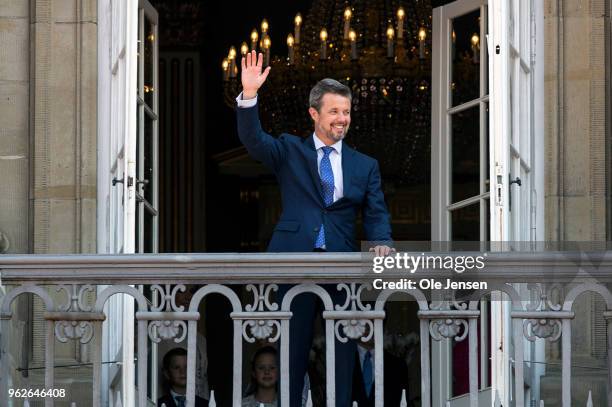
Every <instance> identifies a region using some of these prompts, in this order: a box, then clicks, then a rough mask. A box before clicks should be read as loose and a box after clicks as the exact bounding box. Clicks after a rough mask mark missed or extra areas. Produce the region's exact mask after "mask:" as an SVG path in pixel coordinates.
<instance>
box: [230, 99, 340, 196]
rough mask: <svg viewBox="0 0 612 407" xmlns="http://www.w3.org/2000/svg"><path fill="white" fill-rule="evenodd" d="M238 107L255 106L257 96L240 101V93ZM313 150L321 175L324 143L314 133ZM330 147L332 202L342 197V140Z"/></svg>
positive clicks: (237, 100)
mask: <svg viewBox="0 0 612 407" xmlns="http://www.w3.org/2000/svg"><path fill="white" fill-rule="evenodd" d="M236 103H237V104H238V107H242V108H249V107H253V106H255V105H256V104H257V96H255V97H254V98H253V99H246V100H245V99H242V92H240V94H239V95H238V97H237V98H236ZM312 138H313V140H314V146H315V150H317V169H318V171H319V174H321V159H322V158H323V147H325V143H323V142H322V141H321V139H320V138H319V137H317V135H316V133H312ZM330 147H332V148H333V149H334V151H332V152H331V153H330V154H329V162H330V163H331V167H332V171H333V172H334V202H336V201H337V200H338V199H340V198H342V197H343V196H344V184H343V177H342V140H340V141H338V142H336V143H334V144H332V145H331V146H330Z"/></svg>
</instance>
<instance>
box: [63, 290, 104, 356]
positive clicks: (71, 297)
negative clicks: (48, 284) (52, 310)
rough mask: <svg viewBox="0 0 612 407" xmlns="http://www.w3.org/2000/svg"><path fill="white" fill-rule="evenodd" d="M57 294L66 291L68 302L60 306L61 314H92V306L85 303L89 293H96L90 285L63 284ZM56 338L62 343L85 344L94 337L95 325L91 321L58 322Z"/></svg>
mask: <svg viewBox="0 0 612 407" xmlns="http://www.w3.org/2000/svg"><path fill="white" fill-rule="evenodd" d="M56 291H57V292H60V291H64V293H65V294H66V302H65V303H64V304H60V305H58V307H57V309H58V311H60V312H91V310H92V306H90V305H88V304H87V303H86V301H85V296H86V295H87V293H88V292H95V288H94V287H93V286H92V285H90V284H86V285H78V284H70V285H67V284H61V285H59V286H57V288H56ZM54 333H55V337H56V338H57V340H58V341H60V342H62V343H66V342H68V340H78V341H79V342H81V343H83V344H85V343H88V342H89V341H91V338H92V337H93V325H92V323H91V321H66V320H63V321H56V322H55V326H54Z"/></svg>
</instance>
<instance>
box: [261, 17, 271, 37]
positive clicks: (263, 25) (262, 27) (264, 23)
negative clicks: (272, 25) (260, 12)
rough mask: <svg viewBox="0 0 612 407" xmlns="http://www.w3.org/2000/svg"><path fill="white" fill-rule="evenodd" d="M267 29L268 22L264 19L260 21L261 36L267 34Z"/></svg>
mask: <svg viewBox="0 0 612 407" xmlns="http://www.w3.org/2000/svg"><path fill="white" fill-rule="evenodd" d="M268 28H269V25H268V20H266V19H265V18H264V19H263V20H262V22H261V33H262V34H265V33H267V32H268Z"/></svg>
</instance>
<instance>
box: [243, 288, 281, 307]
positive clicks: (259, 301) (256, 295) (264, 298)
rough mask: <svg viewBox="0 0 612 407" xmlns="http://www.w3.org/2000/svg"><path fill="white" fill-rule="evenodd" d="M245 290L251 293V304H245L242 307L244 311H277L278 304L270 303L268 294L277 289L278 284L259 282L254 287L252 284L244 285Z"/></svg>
mask: <svg viewBox="0 0 612 407" xmlns="http://www.w3.org/2000/svg"><path fill="white" fill-rule="evenodd" d="M246 290H247V291H251V292H252V293H253V304H247V305H246V306H245V307H244V309H245V310H246V311H277V310H278V304H277V303H274V304H272V303H270V294H271V293H272V291H278V286H277V285H276V284H269V285H267V286H266V285H265V284H259V286H258V287H255V285H254V284H249V285H247V287H246Z"/></svg>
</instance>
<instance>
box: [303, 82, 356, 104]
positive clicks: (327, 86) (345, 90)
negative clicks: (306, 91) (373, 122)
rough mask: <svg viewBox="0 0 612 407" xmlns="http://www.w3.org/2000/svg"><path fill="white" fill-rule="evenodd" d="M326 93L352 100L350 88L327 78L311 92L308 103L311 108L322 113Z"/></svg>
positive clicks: (318, 83)
mask: <svg viewBox="0 0 612 407" xmlns="http://www.w3.org/2000/svg"><path fill="white" fill-rule="evenodd" d="M326 93H333V94H336V95H340V96H344V97H347V98H349V100H350V99H351V89H349V87H348V86H346V85H344V84H342V83H340V82H338V81H337V80H335V79H331V78H325V79H321V80H320V81H319V82H317V84H316V85H314V86H313V88H312V89H311V90H310V97H309V98H308V103H309V104H310V107H313V108H315V109H316V110H317V112H320V111H321V110H320V109H321V101H322V99H323V96H324V95H325V94H326Z"/></svg>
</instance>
